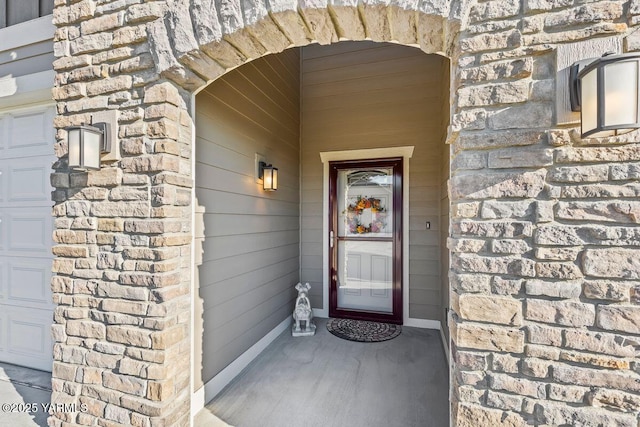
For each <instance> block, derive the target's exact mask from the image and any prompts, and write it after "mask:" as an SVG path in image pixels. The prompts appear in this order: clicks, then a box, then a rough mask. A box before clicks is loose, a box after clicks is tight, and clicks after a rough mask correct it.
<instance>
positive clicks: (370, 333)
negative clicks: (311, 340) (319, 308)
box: [327, 319, 402, 342]
mask: <svg viewBox="0 0 640 427" xmlns="http://www.w3.org/2000/svg"><path fill="white" fill-rule="evenodd" d="M327 330H328V331H329V332H331V333H332V334H333V335H335V336H337V337H338V338H342V339H345V340H349V341H358V342H380V341H387V340H390V339H393V338H395V337H397V336H398V335H400V333H401V332H402V326H400V325H392V324H389V323H379V322H368V321H366V320H352V319H329V321H328V322H327Z"/></svg>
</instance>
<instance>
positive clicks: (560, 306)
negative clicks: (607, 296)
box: [525, 298, 595, 327]
mask: <svg viewBox="0 0 640 427" xmlns="http://www.w3.org/2000/svg"><path fill="white" fill-rule="evenodd" d="M525 318H526V319H527V320H533V321H538V322H544V323H551V324H559V325H565V326H576V327H581V326H593V325H594V322H595V307H594V306H593V305H591V304H585V303H582V302H575V301H551V300H539V299H533V298H529V299H527V301H526V308H525Z"/></svg>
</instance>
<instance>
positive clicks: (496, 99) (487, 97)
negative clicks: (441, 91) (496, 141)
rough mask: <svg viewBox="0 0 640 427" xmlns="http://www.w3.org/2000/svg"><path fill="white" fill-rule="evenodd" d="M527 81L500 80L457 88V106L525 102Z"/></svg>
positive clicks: (528, 87) (527, 87) (527, 90)
mask: <svg viewBox="0 0 640 427" xmlns="http://www.w3.org/2000/svg"><path fill="white" fill-rule="evenodd" d="M529 90H530V83H529V82H528V81H516V82H500V83H494V84H487V85H476V86H467V87H462V88H460V89H458V94H457V95H458V106H459V107H462V108H464V107H481V106H494V105H500V104H514V103H521V102H525V101H527V100H528V98H529Z"/></svg>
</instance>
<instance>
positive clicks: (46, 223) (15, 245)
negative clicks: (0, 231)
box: [5, 209, 52, 256]
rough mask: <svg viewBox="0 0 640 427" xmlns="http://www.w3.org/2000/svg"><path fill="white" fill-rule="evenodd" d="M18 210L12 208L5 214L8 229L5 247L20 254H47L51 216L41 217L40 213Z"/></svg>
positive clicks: (49, 242) (49, 245) (48, 251)
mask: <svg viewBox="0 0 640 427" xmlns="http://www.w3.org/2000/svg"><path fill="white" fill-rule="evenodd" d="M18 212H22V213H18ZM18 212H16V211H15V210H13V211H12V212H11V213H10V214H8V215H5V216H6V218H7V227H6V228H7V229H8V231H9V233H8V236H7V244H6V249H7V250H8V251H9V252H13V251H18V252H20V254H19V255H20V256H37V255H49V254H50V250H51V228H52V224H51V223H52V218H51V217H45V218H43V215H42V214H27V213H26V210H23V209H20V210H18ZM16 255H18V254H16Z"/></svg>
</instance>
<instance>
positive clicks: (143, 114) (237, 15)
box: [50, 0, 640, 427]
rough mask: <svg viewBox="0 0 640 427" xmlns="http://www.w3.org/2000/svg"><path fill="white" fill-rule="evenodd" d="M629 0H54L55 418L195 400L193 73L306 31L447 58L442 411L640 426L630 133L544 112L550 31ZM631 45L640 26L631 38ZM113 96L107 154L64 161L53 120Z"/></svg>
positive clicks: (173, 420) (150, 417)
mask: <svg viewBox="0 0 640 427" xmlns="http://www.w3.org/2000/svg"><path fill="white" fill-rule="evenodd" d="M639 22H640V2H639V1H637V0H633V1H591V2H585V1H583V0H523V1H517V0H491V1H472V0H468V1H467V0H456V1H445V0H428V1H424V2H421V3H419V5H418V4H417V3H409V2H404V1H398V2H393V3H391V4H383V3H376V2H363V3H359V4H358V5H357V6H356V5H355V4H351V3H347V2H338V3H335V4H332V5H327V3H326V2H322V1H313V2H312V1H307V0H301V1H300V2H296V3H285V2H279V1H276V2H270V3H269V4H268V5H267V4H265V3H259V2H251V1H244V2H240V1H216V2H214V1H211V0H191V1H188V0H173V1H164V0H163V1H159V0H158V1H143V0H99V1H98V0H80V1H75V0H73V1H71V0H57V1H56V7H55V10H54V23H55V24H56V25H57V26H58V30H57V33H56V38H55V46H54V50H55V54H56V56H57V57H58V59H57V60H56V61H55V63H54V67H55V70H56V71H57V73H58V74H57V77H56V82H55V89H54V98H55V99H56V100H57V102H58V117H57V118H56V120H55V126H56V128H57V129H58V133H57V138H58V145H57V147H56V150H57V154H58V155H59V157H60V158H61V160H60V162H59V163H57V164H56V165H55V166H54V168H55V169H56V172H54V173H53V174H52V183H53V185H54V187H56V190H55V191H54V193H53V198H54V201H55V202H56V205H55V207H54V215H55V216H56V220H55V228H56V230H55V232H54V240H55V242H56V245H55V246H54V248H53V251H54V254H55V256H56V258H55V261H54V267H53V268H54V273H55V276H54V278H53V280H52V287H53V291H54V299H55V303H56V304H57V305H58V307H57V309H56V313H55V324H54V326H53V335H54V339H55V342H56V344H55V348H54V360H55V362H54V366H53V388H54V392H53V394H52V400H53V402H55V403H74V402H75V403H85V404H86V405H87V407H88V411H87V412H83V413H56V414H55V415H54V416H52V417H51V418H50V423H51V424H52V425H55V426H60V425H63V422H67V423H69V424H91V423H95V422H97V421H99V422H100V424H101V425H115V424H116V423H120V424H129V423H130V424H133V425H172V424H177V425H185V424H186V423H187V422H188V417H189V400H190V393H189V372H190V370H189V350H190V348H189V346H190V340H189V319H190V316H191V313H190V297H191V296H190V295H189V280H190V271H189V268H190V266H191V261H190V252H191V240H192V235H191V206H190V204H191V199H190V196H191V186H192V181H193V177H192V171H191V160H190V156H191V148H192V147H191V141H192V134H191V127H192V116H193V115H192V114H191V113H190V112H189V95H190V93H192V92H193V91H195V90H197V89H199V88H202V87H204V86H205V85H206V84H207V82H208V81H211V80H213V79H215V78H216V77H218V76H220V75H222V74H223V73H224V72H225V70H228V69H230V68H233V67H235V66H237V65H240V64H242V63H244V62H246V61H248V60H251V59H254V58H257V57H259V56H261V55H263V54H266V53H270V52H272V53H273V52H279V51H282V50H284V49H285V48H287V47H290V46H302V45H305V44H308V43H310V42H311V41H313V40H317V41H319V42H321V43H325V44H326V43H333V42H337V41H338V40H339V39H349V40H362V39H365V38H367V39H371V40H374V41H391V40H393V41H397V42H399V43H402V44H410V45H416V46H420V48H421V49H422V50H424V51H425V52H427V53H435V52H445V53H446V54H447V55H448V56H449V57H450V58H451V61H452V69H453V71H452V72H453V75H452V86H451V87H452V90H451V94H452V100H451V104H452V119H451V128H450V133H449V142H450V143H451V144H453V152H454V155H453V157H452V159H451V161H452V164H451V174H452V178H451V181H450V195H451V203H452V211H451V221H452V226H451V229H452V232H451V239H450V242H449V244H450V249H451V252H452V257H451V263H452V265H451V284H452V294H451V305H452V312H451V316H450V327H451V329H450V332H451V338H452V356H453V361H452V390H451V399H452V412H453V423H454V425H458V426H471V425H474V426H479V425H482V426H499V425H505V426H524V425H607V426H609V425H611V426H634V427H636V426H637V423H638V413H639V410H640V373H639V372H638V371H639V370H640V367H639V366H638V362H637V358H638V355H639V347H640V306H639V300H640V296H639V295H640V290H639V287H638V282H637V279H639V278H640V261H639V260H640V257H638V254H639V253H640V252H639V251H638V249H637V248H638V245H640V238H639V236H640V227H639V226H638V222H639V220H638V209H639V206H640V205H639V203H638V201H637V197H638V195H639V194H640V190H639V183H638V180H639V178H640V173H639V172H638V171H639V170H640V148H639V146H638V145H637V144H636V141H637V140H638V139H639V138H638V134H637V133H634V134H631V135H630V136H626V137H620V138H617V139H616V138H612V139H609V140H586V141H582V140H580V138H579V136H577V134H576V131H575V129H573V127H571V126H557V125H555V117H556V115H557V114H558V111H556V110H555V103H554V102H555V88H554V86H555V83H556V79H557V76H556V71H555V65H554V61H555V50H556V48H557V46H558V45H560V44H568V43H572V42H576V41H580V40H585V39H590V38H596V37H604V36H619V37H624V36H627V35H629V34H631V33H632V27H637V26H638V23H639ZM625 47H626V49H627V50H629V51H631V50H640V36H638V34H637V33H636V34H632V35H631V36H629V37H628V38H627V39H626V41H625ZM103 110H117V111H118V112H119V119H118V124H119V125H118V134H119V136H120V141H121V150H122V153H123V158H122V160H120V161H118V162H116V163H115V164H112V165H109V166H106V167H104V168H103V169H102V170H101V171H99V172H89V173H71V174H70V173H68V171H67V170H66V167H65V162H66V159H65V156H66V150H67V148H66V144H65V139H66V138H65V137H66V133H65V131H64V127H66V126H69V125H71V124H80V123H82V122H89V121H90V116H91V114H92V113H93V112H99V111H103Z"/></svg>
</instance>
